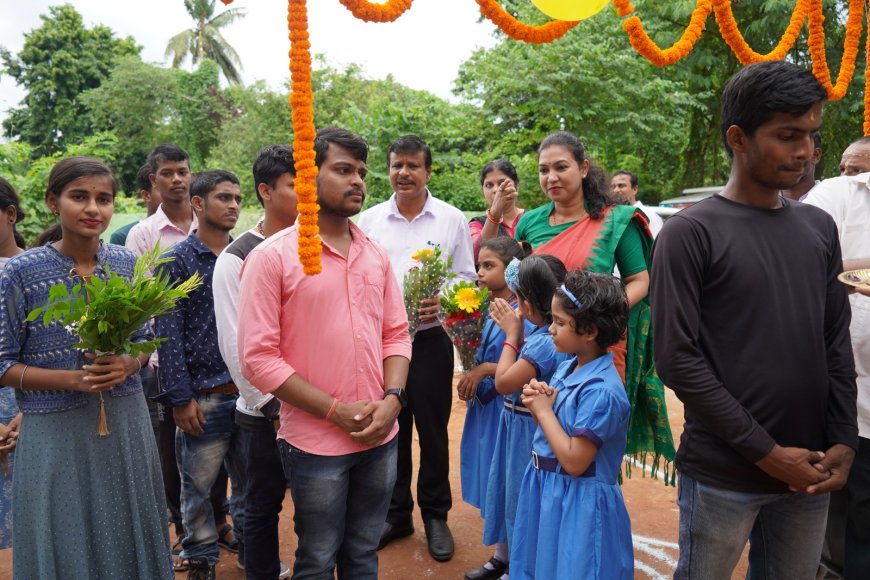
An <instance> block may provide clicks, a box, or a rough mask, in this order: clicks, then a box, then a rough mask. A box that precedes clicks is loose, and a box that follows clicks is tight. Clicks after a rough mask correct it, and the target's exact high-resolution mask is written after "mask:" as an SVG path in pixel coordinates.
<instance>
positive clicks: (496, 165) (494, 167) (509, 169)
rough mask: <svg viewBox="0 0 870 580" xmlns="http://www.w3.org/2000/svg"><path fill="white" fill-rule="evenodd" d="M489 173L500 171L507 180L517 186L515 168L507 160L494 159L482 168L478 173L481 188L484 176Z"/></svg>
mask: <svg viewBox="0 0 870 580" xmlns="http://www.w3.org/2000/svg"><path fill="white" fill-rule="evenodd" d="M491 171H501V172H502V173H504V174H505V175H507V176H508V178H509V179H510V180H511V181H513V182H514V183H516V184H517V185H519V183H520V178H519V176H518V175H517V168H516V167H514V166H513V164H512V163H511V162H510V161H508V160H507V159H496V160H495V161H490V162H489V163H487V164H486V165H484V166H483V169H482V170H481V172H480V185H481V186H483V182H484V181H486V176H487V175H488V174H489V173H490V172H491Z"/></svg>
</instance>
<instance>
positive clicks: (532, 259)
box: [517, 254, 567, 324]
mask: <svg viewBox="0 0 870 580" xmlns="http://www.w3.org/2000/svg"><path fill="white" fill-rule="evenodd" d="M566 274H567V270H566V268H565V264H563V263H562V260H560V259H559V258H557V257H556V256H551V255H549V254H536V255H533V256H529V257H528V258H526V259H525V260H523V261H522V262H520V267H519V271H518V273H517V286H518V288H517V296H518V297H519V298H522V299H523V300H525V301H526V302H528V303H529V304H531V305H532V308H534V309H535V310H536V311H537V312H538V313H540V315H541V317H543V319H544V320H545V321H546V323H547V324H550V323H552V322H553V313H552V312H551V309H552V307H553V292H555V291H556V288H557V287H558V286H559V284H561V283H562V282H563V281H564V280H565V275H566Z"/></svg>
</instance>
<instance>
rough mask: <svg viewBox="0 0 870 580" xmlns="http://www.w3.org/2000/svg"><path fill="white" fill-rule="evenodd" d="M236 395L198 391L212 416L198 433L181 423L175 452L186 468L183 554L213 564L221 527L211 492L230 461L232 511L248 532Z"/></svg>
mask: <svg viewBox="0 0 870 580" xmlns="http://www.w3.org/2000/svg"><path fill="white" fill-rule="evenodd" d="M236 398H237V395H230V394H207V393H206V394H196V395H194V399H195V400H196V402H197V403H198V404H199V408H200V410H201V411H202V414H203V416H204V417H205V420H206V423H205V425H203V430H204V433H203V434H202V435H199V436H197V437H195V436H193V435H188V434H187V433H185V432H184V431H182V430H181V429H177V430H176V432H175V456H176V460H177V461H178V471H179V473H180V474H181V515H182V520H183V523H184V531H185V536H184V539H183V540H182V541H181V546H182V551H181V557H182V558H184V559H187V558H197V557H206V558H207V559H208V561H209V563H212V564H213V563H215V562H217V561H218V545H217V540H218V530H217V529H216V528H215V523H214V514H213V512H212V506H211V501H210V499H209V492H210V490H211V487H212V485H213V484H214V482H215V479H217V476H218V472H219V471H220V468H221V465H226V468H227V472H229V475H230V479H231V480H232V482H233V494H232V496H231V498H230V515H231V516H232V518H233V525H234V527H235V529H236V532H237V534H238V535H239V536H243V529H244V522H245V514H244V510H243V509H241V508H242V506H243V504H242V503H241V502H240V501H239V498H242V497H244V495H245V494H244V477H243V472H242V469H241V466H242V462H241V456H240V455H241V454H240V449H239V444H238V440H237V436H236V422H235V409H236ZM240 539H243V538H241V537H240Z"/></svg>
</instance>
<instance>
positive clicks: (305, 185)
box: [287, 0, 322, 276]
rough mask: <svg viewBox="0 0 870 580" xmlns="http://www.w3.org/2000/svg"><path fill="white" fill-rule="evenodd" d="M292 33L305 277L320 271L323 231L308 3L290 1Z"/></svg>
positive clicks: (295, 153) (295, 157) (301, 255)
mask: <svg viewBox="0 0 870 580" xmlns="http://www.w3.org/2000/svg"><path fill="white" fill-rule="evenodd" d="M287 24H288V28H289V30H290V81H291V92H290V107H291V108H292V110H293V134H294V137H293V160H294V162H295V164H296V196H297V199H298V203H297V206H296V207H297V209H298V211H299V261H300V262H301V263H302V268H303V271H304V272H305V274H306V275H309V276H313V275H315V274H319V273H320V270H321V264H320V252H321V250H322V246H321V242H320V235H319V234H320V229H319V228H318V226H317V212H318V210H319V209H320V206H318V205H317V183H316V179H317V166H316V165H315V163H314V157H315V154H314V138H315V137H316V131H315V128H314V93H313V91H312V89H311V43H310V42H309V40H308V9H307V7H306V0H288V5H287Z"/></svg>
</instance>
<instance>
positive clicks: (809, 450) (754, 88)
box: [650, 61, 858, 578]
mask: <svg viewBox="0 0 870 580" xmlns="http://www.w3.org/2000/svg"><path fill="white" fill-rule="evenodd" d="M825 98H826V95H825V90H824V89H823V88H822V86H821V85H820V84H819V82H818V81H817V80H816V79H815V77H813V75H812V74H811V73H810V72H809V71H806V70H804V69H802V68H800V67H798V66H796V65H793V64H789V63H785V62H779V61H778V62H765V63H758V64H753V65H750V66H748V67H746V68H744V69H743V70H741V71H740V72H738V73H737V74H736V75H734V76H733V77H732V78H731V80H729V82H728V84H727V85H726V87H725V90H724V92H723V95H722V133H723V138H724V140H725V148H726V151H727V153H728V155H729V157H730V158H731V161H732V163H731V177H730V179H729V181H728V184H727V185H726V186H725V189H724V190H723V191H722V193H721V195H716V196H714V197H712V198H710V199H708V200H705V201H703V202H700V203H698V204H696V205H695V206H693V207H691V208H688V209H686V210H683V211H682V212H680V213H678V214H676V215H675V216H674V217H673V218H671V219H670V220H669V221H668V222H667V224H665V227H664V229H663V230H662V232H661V234H660V235H659V237H658V240H657V242H656V247H655V249H654V251H653V264H652V275H651V292H650V295H651V299H652V309H653V328H654V329H655V337H654V338H655V345H656V357H655V358H656V366H657V368H658V371H659V374H660V375H661V377H662V379H663V380H664V382H665V384H667V385H668V386H669V387H670V388H672V389H673V390H674V392H675V393H676V394H677V396H678V397H679V398H680V400H681V401H683V403H684V406H685V420H686V424H685V429H684V431H683V436H682V438H681V442H680V448H679V451H678V452H677V460H676V461H677V468H678V469H679V471H680V483H679V486H680V489H679V499H678V503H679V506H680V540H679V541H680V559H679V563H678V566H677V570H676V573H675V578H730V577H731V573H732V571H733V569H734V566H735V565H736V563H737V561H738V559H739V558H740V554H741V553H742V551H743V548H744V547H745V545H746V541H747V539H749V540H750V542H751V548H750V553H749V567H750V575H751V576H752V575H755V574H758V575H766V576H768V577H771V578H813V577H814V575H815V571H816V567H817V565H818V562H819V555H820V553H821V548H822V540H823V538H824V532H825V517H826V514H827V506H828V496H829V492H830V491H832V490H836V489H839V488H841V487H843V485H844V484H845V482H846V478H847V476H848V473H849V469H850V467H851V464H852V460H853V458H854V454H855V451H854V450H855V449H856V447H857V443H858V432H857V422H856V408H855V400H856V385H855V368H854V361H853V358H852V352H851V346H850V342H849V321H850V316H851V313H850V310H849V303H848V299H847V293H846V287H845V286H844V285H843V284H841V283H840V282H839V281H838V280H837V274H838V273H839V272H840V271H841V269H842V263H841V262H842V260H841V256H840V246H839V241H838V236H837V228H836V225H835V224H834V222H833V220H832V219H831V218H830V217H829V216H828V215H827V214H826V213H824V212H823V211H819V210H818V208H815V207H811V206H807V205H804V204H800V203H796V202H792V201H790V200H788V199H785V198H784V197H782V195H781V190H783V189H787V188H789V187H792V186H794V185H795V184H796V183H797V182H798V180H799V179H800V178H801V176H802V175H803V174H804V172H805V170H806V167H807V165H808V163H810V162H811V159H812V155H813V149H814V146H813V136H814V135H815V134H816V133H817V132H818V131H819V128H820V127H821V119H822V103H823V101H824V100H825Z"/></svg>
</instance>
